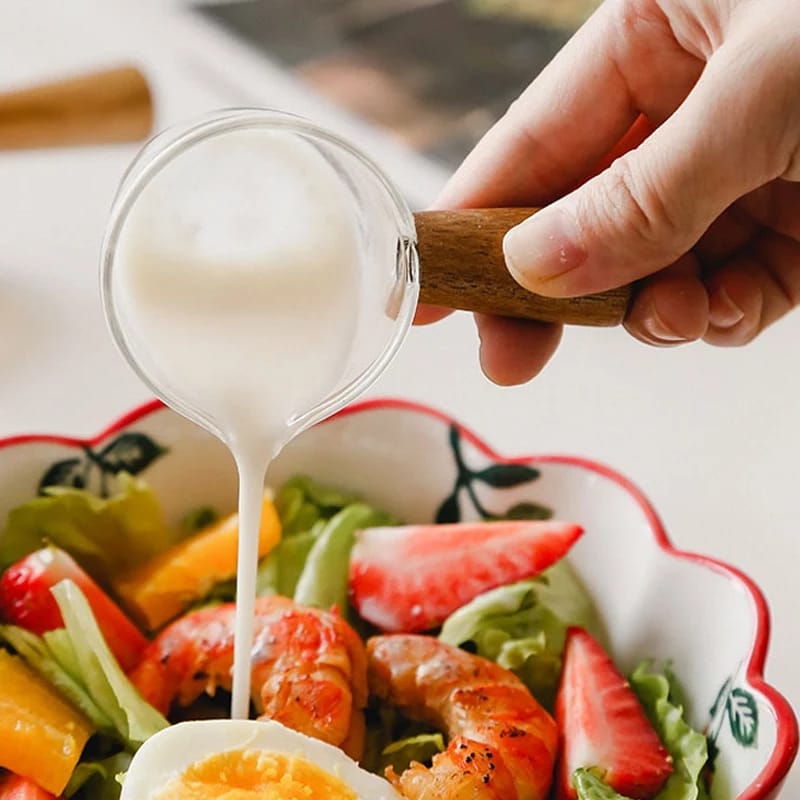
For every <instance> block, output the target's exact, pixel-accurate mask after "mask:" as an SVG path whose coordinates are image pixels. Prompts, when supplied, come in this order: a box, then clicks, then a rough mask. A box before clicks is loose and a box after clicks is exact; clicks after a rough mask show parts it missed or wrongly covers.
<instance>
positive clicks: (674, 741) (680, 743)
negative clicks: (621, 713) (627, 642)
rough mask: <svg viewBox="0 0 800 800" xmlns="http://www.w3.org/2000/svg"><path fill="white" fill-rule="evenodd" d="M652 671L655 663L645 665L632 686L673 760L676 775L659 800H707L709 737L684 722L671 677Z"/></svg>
mask: <svg viewBox="0 0 800 800" xmlns="http://www.w3.org/2000/svg"><path fill="white" fill-rule="evenodd" d="M651 667H652V662H649V661H645V662H643V663H641V664H640V665H639V666H638V667H637V668H636V669H635V670H634V672H633V674H632V675H631V676H630V684H631V687H632V688H633V690H634V691H635V692H636V694H637V696H638V697H639V701H640V702H641V704H642V706H643V707H644V710H645V712H646V714H647V716H648V718H649V720H650V722H651V724H652V725H653V727H654V728H655V729H656V731H657V732H658V735H659V736H660V737H661V741H662V742H663V743H664V747H666V748H667V751H668V752H669V754H670V755H671V756H672V766H673V772H672V775H670V777H669V778H668V780H667V783H666V784H665V786H664V788H663V789H662V790H661V791H660V792H659V793H658V795H657V798H656V800H705V798H706V797H707V793H706V789H705V785H704V783H703V777H702V771H703V767H704V766H705V764H706V762H707V761H708V743H707V741H706V737H705V736H703V734H702V733H699V732H698V731H696V730H694V729H693V728H692V727H691V726H690V725H689V723H688V722H686V720H685V719H684V711H683V707H682V705H680V704H679V703H678V702H676V694H677V688H676V686H675V682H674V679H671V676H670V673H669V672H663V673H659V672H652V671H651ZM678 696H679V695H678Z"/></svg>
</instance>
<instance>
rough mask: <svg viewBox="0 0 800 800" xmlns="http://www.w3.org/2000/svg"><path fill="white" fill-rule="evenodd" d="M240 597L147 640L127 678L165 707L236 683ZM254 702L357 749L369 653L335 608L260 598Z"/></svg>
mask: <svg viewBox="0 0 800 800" xmlns="http://www.w3.org/2000/svg"><path fill="white" fill-rule="evenodd" d="M235 610H236V609H235V604H233V603H227V604H225V605H220V606H215V607H211V608H205V609H202V610H200V611H196V612H194V613H191V614H187V615H186V616H184V617H181V618H180V619H178V620H177V621H176V622H174V623H172V624H171V625H170V626H168V627H167V628H166V629H165V630H164V631H162V632H161V634H159V636H158V637H157V638H156V639H155V640H154V641H153V642H151V643H150V645H149V646H148V648H147V649H146V650H145V651H144V653H143V656H142V659H141V661H140V662H139V663H138V664H137V666H136V667H134V669H133V670H132V671H131V672H130V675H129V677H130V679H131V681H132V682H133V684H134V685H135V686H136V687H137V688H138V689H139V691H140V692H141V693H142V695H143V696H144V698H145V699H146V700H147V701H148V702H150V703H151V704H152V705H153V706H155V707H156V708H157V709H158V710H159V711H161V712H162V713H163V714H167V713H168V712H169V710H170V708H171V707H172V705H173V703H176V702H177V703H178V705H182V706H186V705H189V704H190V703H192V702H193V701H194V700H196V699H197V698H198V697H199V696H200V695H201V694H202V693H203V691H206V692H208V693H209V694H213V693H214V690H215V689H216V688H217V687H220V688H223V689H227V690H229V689H230V687H231V683H232V675H231V671H232V668H233V634H234V616H235ZM252 675H253V702H254V703H255V706H256V709H257V711H258V713H259V714H260V715H261V717H262V718H265V719H266V718H268V719H274V720H277V721H278V722H281V723H283V724H284V725H286V726H288V727H290V728H293V729H294V730H297V731H300V732H301V733H305V734H307V735H309V736H313V737H315V738H317V739H322V741H325V742H329V743H330V744H334V745H337V746H342V747H343V748H345V749H347V752H348V753H349V754H350V755H353V756H355V757H358V756H360V750H361V748H363V740H364V737H363V728H364V721H363V711H362V709H363V708H364V706H365V705H366V701H367V688H366V684H367V680H366V654H365V652H364V645H363V643H362V642H361V639H360V638H359V637H358V634H356V632H355V631H354V630H353V629H352V628H351V627H350V626H349V625H348V624H347V623H346V622H345V621H344V620H343V619H342V618H341V617H340V616H339V615H338V614H337V613H335V612H329V611H319V610H318V609H315V608H306V607H304V606H299V605H297V604H295V603H294V602H293V601H292V600H290V599H288V598H286V597H278V596H274V597H262V598H259V600H258V601H257V603H256V625H255V637H254V641H253V673H252Z"/></svg>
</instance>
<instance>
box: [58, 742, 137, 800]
mask: <svg viewBox="0 0 800 800" xmlns="http://www.w3.org/2000/svg"><path fill="white" fill-rule="evenodd" d="M131 758H132V756H131V754H130V753H126V752H124V751H123V752H121V753H115V754H114V755H113V756H107V757H106V758H101V759H97V760H95V761H81V762H80V764H78V766H77V767H76V768H75V771H74V772H73V773H72V778H71V779H70V782H69V783H68V784H67V788H66V789H64V791H63V793H62V794H63V796H64V797H66V798H72V797H76V796H77V797H86V798H92V800H118V798H119V796H120V792H121V791H122V784H121V783H120V777H121V775H122V774H123V773H124V772H125V771H126V770H127V769H128V766H129V765H130V763H131Z"/></svg>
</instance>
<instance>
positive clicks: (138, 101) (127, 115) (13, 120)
mask: <svg viewBox="0 0 800 800" xmlns="http://www.w3.org/2000/svg"><path fill="white" fill-rule="evenodd" d="M152 125H153V100H152V95H151V93H150V87H149V86H148V84H147V80H146V78H145V77H144V75H143V74H142V73H141V72H140V71H139V70H138V69H136V68H135V67H117V68H114V69H107V70H102V71H99V72H92V73H89V74H86V75H79V76H75V77H70V78H66V79H63V80H59V81H54V82H52V83H46V84H41V85H38V86H31V87H27V88H23V89H19V90H17V91H14V92H8V93H0V150H17V149H25V148H35V147H62V146H68V145H98V144H110V143H113V142H131V141H138V140H141V139H144V138H145V137H146V136H148V135H149V134H150V131H151V129H152Z"/></svg>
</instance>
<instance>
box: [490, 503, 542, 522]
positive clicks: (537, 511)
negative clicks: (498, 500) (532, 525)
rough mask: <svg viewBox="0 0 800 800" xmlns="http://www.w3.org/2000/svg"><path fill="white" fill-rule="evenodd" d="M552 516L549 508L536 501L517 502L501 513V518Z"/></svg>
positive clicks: (540, 517)
mask: <svg viewBox="0 0 800 800" xmlns="http://www.w3.org/2000/svg"><path fill="white" fill-rule="evenodd" d="M552 516H553V512H552V510H551V509H549V508H547V507H546V506H540V505H539V504H538V503H517V504H516V505H515V506H511V508H509V509H508V511H506V513H505V514H503V516H502V518H503V519H550V518H551V517H552Z"/></svg>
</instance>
